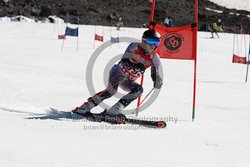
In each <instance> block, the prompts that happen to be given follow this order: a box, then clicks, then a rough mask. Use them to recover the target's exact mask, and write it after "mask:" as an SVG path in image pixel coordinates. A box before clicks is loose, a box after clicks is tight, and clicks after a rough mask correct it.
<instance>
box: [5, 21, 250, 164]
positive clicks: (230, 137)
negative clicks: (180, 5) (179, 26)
mask: <svg viewBox="0 0 250 167" xmlns="http://www.w3.org/2000/svg"><path fill="white" fill-rule="evenodd" d="M60 29H63V28H62V27H60V26H59V27H57V26H55V25H53V24H38V23H10V22H5V21H2V22H0V36H1V38H0V90H1V94H0V136H1V137H0V141H1V142H0V166H8V167H12V166H13V167H16V166H25V167H28V166H30V167H31V166H32V167H33V166H41V167H43V166H65V167H66V166H74V167H78V166H79V167H80V166H88V167H90V166H91V167H94V166H121V167H123V166H124V167H125V166H131V167H138V166H143V167H152V166H160V167H165V166H171V167H180V166H188V167H189V166H192V167H200V166H204V167H206V166H207V167H211V166H213V167H225V166H226V167H235V166H240V167H248V166H249V164H250V160H249V156H250V150H249V146H250V140H249V137H250V106H249V103H248V102H249V97H250V86H249V83H245V82H244V81H245V73H246V66H245V65H241V64H232V63H231V60H232V48H233V35H232V34H220V36H221V38H220V39H209V36H210V34H206V33H199V34H198V62H197V65H198V66H197V105H196V112H197V113H196V119H195V121H194V122H192V121H191V110H192V92H193V90H192V89H193V62H192V61H180V60H162V65H163V71H164V86H163V88H162V90H161V93H160V95H159V97H158V98H157V100H156V101H155V102H154V103H153V104H152V105H151V106H150V107H148V108H147V109H146V110H145V111H143V112H141V113H140V114H139V117H140V118H145V117H147V118H151V119H152V118H161V119H165V120H166V121H168V122H167V123H168V127H167V128H166V129H161V130H156V129H148V128H142V127H139V126H130V125H121V126H110V125H109V124H106V123H103V124H99V123H94V122H88V121H83V120H72V119H70V117H71V116H70V115H67V114H64V113H63V112H62V111H69V110H71V109H73V108H74V107H76V106H78V105H81V104H82V103H83V102H84V101H85V100H86V99H87V98H88V97H89V96H90V94H89V92H88V89H87V82H86V80H85V78H86V75H88V74H86V73H85V72H86V70H87V69H86V68H87V63H88V60H89V59H90V57H91V54H92V53H93V51H94V49H93V46H94V44H93V36H94V27H93V26H80V38H79V50H78V52H77V51H76V47H75V46H76V39H75V38H69V39H67V40H66V41H65V43H64V49H63V50H61V46H62V41H60V40H57V39H56V36H57V31H60ZM96 30H97V33H99V34H101V32H102V31H101V27H97V28H96ZM110 30H111V29H110V28H109V27H104V31H103V32H104V38H105V39H106V40H107V39H109V38H110ZM143 31H144V29H132V28H123V29H122V31H120V32H119V35H120V36H123V37H134V38H137V39H140V36H141V35H142V33H143ZM111 34H112V36H115V35H117V32H116V31H115V30H112V31H111ZM240 39H243V38H240ZM248 40H249V39H248V36H247V37H246V42H247V43H248ZM127 45H128V44H127V43H121V44H115V45H113V46H111V47H108V48H107V49H106V50H105V51H104V52H103V53H102V54H101V56H100V57H98V59H97V61H96V64H95V66H94V72H93V73H94V74H93V76H94V78H95V81H94V86H95V88H96V91H99V90H101V89H104V88H105V87H104V81H103V71H104V68H105V65H106V64H107V63H109V61H110V60H111V59H112V58H113V57H114V56H116V55H118V54H122V53H123V52H124V50H125V48H126V46H127ZM95 46H96V48H97V47H98V46H100V42H96V43H95ZM242 50H244V49H242ZM144 85H145V94H146V93H147V92H148V91H149V90H150V89H151V88H152V85H153V84H152V82H151V80H150V76H149V73H148V72H147V73H146V76H145V84H144ZM116 101H117V98H111V99H109V100H108V102H107V103H108V104H110V105H111V104H113V103H115V102H116ZM132 105H133V107H134V106H135V105H136V103H133V104H132ZM102 110H103V109H102V108H95V109H94V112H101V111H102Z"/></svg>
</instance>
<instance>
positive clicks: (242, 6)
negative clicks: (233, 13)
mask: <svg viewBox="0 0 250 167" xmlns="http://www.w3.org/2000/svg"><path fill="white" fill-rule="evenodd" d="M209 1H211V2H214V3H216V4H218V5H220V6H225V7H226V8H229V9H237V10H247V11H250V1H249V0H240V1H235V0H209Z"/></svg>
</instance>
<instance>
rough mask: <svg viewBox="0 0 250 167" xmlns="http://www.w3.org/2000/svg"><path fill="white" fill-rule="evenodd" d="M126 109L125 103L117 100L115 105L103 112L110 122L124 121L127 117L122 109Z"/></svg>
mask: <svg viewBox="0 0 250 167" xmlns="http://www.w3.org/2000/svg"><path fill="white" fill-rule="evenodd" d="M123 109H124V105H123V104H122V103H120V102H117V103H116V104H115V105H113V106H112V107H111V108H110V109H108V110H107V109H105V110H104V111H103V112H102V113H101V114H102V115H103V118H104V119H105V120H106V121H108V120H110V122H114V123H121V124H122V123H124V120H125V119H126V116H125V115H124V114H122V113H121V111H122V110H123Z"/></svg>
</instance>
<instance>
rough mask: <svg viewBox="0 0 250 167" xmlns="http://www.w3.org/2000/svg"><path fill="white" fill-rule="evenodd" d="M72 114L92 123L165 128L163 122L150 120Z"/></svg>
mask: <svg viewBox="0 0 250 167" xmlns="http://www.w3.org/2000/svg"><path fill="white" fill-rule="evenodd" d="M72 113H73V114H77V115H80V116H82V117H83V118H86V119H87V120H89V121H93V122H107V123H110V124H134V125H139V126H145V127H150V128H165V127H166V126H167V124H166V122H165V121H150V120H141V119H134V118H125V119H119V118H115V117H108V116H104V115H103V114H101V113H100V114H96V113H91V112H88V113H86V114H82V113H78V112H72Z"/></svg>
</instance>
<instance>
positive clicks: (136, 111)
mask: <svg viewBox="0 0 250 167" xmlns="http://www.w3.org/2000/svg"><path fill="white" fill-rule="evenodd" d="M154 89H155V88H154V87H153V88H152V89H151V90H150V91H149V92H148V94H147V95H146V96H145V97H144V98H143V99H142V101H141V102H140V104H139V105H138V106H137V107H136V109H135V110H134V112H133V113H136V115H138V112H139V110H138V108H139V107H140V105H141V104H142V103H143V102H144V101H145V100H146V99H147V98H148V96H149V95H150V94H151V93H152V92H153V90H154Z"/></svg>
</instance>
